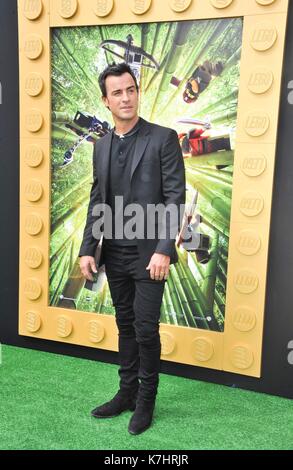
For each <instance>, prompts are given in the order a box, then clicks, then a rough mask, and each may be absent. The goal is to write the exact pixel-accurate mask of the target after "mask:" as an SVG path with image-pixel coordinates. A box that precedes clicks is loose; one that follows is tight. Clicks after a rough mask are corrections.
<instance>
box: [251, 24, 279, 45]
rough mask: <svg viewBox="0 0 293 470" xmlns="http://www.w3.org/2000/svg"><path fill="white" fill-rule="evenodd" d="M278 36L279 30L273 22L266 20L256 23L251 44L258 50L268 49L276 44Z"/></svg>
mask: <svg viewBox="0 0 293 470" xmlns="http://www.w3.org/2000/svg"><path fill="white" fill-rule="evenodd" d="M277 37H278V33H277V30H276V28H275V26H274V24H273V23H271V22H270V21H264V22H262V23H258V24H256V25H255V27H254V29H253V31H252V34H251V38H250V45H251V47H252V48H253V49H254V50H256V51H260V52H263V51H267V50H268V49H271V47H273V45H274V44H275V42H276V40H277Z"/></svg>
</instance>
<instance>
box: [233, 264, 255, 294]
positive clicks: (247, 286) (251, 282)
mask: <svg viewBox="0 0 293 470" xmlns="http://www.w3.org/2000/svg"><path fill="white" fill-rule="evenodd" d="M258 284H259V279H258V276H257V273H256V272H255V271H252V270H250V269H241V270H240V271H238V272H237V273H236V276H235V279H234V287H235V289H236V290H237V291H238V292H240V293H241V294H252V292H254V291H255V290H256V289H257V288H258Z"/></svg>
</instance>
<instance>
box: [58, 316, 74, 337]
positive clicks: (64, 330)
mask: <svg viewBox="0 0 293 470" xmlns="http://www.w3.org/2000/svg"><path fill="white" fill-rule="evenodd" d="M72 330H73V325H72V321H71V320H70V318H68V317H66V316H65V315H59V316H58V317H57V335H58V336H59V337H60V338H67V337H68V336H70V335H71V333H72Z"/></svg>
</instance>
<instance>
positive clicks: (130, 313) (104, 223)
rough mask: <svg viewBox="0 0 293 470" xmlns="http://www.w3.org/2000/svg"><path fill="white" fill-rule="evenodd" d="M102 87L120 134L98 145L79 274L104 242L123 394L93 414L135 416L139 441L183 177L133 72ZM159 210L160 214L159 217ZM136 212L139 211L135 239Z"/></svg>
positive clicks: (108, 74) (110, 71)
mask: <svg viewBox="0 0 293 470" xmlns="http://www.w3.org/2000/svg"><path fill="white" fill-rule="evenodd" d="M99 84H100V88H101V91H102V100H103V102H104V104H105V106H106V107H107V108H108V109H109V110H110V111H111V113H112V116H113V120H114V123H115V127H114V129H113V130H112V131H111V132H110V133H109V134H107V135H106V136H104V137H103V138H101V139H100V140H98V141H97V143H96V144H95V148H94V154H93V174H94V182H93V186H92V190H91V194H90V202H89V207H88V215H87V221H86V226H85V230H84V236H83V241H82V245H81V248H80V253H79V256H80V267H81V271H82V274H83V275H84V277H85V278H86V279H88V280H93V276H92V274H93V273H96V272H97V269H96V264H95V259H94V255H95V250H96V248H97V245H98V243H99V241H100V240H101V238H102V240H103V242H102V252H101V258H100V262H99V265H102V264H105V270H106V274H107V278H108V283H109V288H110V292H111V296H112V300H113V305H114V307H115V311H116V323H117V327H118V331H119V365H120V367H119V376H120V387H119V391H118V393H117V394H116V395H115V396H114V398H113V399H112V400H110V401H109V402H107V403H105V404H104V405H101V406H98V407H97V408H95V409H94V410H93V411H92V415H93V416H95V417H96V418H109V417H113V416H117V415H119V414H120V413H122V412H123V411H125V410H132V411H134V410H135V412H134V414H133V416H132V418H131V420H130V423H129V427H128V430H129V432H130V433H131V434H139V433H141V432H143V431H145V430H146V429H147V428H148V427H149V426H150V425H151V422H152V416H153V410H154V406H155V399H156V394H157V389H158V382H159V366H160V354H161V344H160V336H159V318H160V307H161V303H162V296H163V291H164V284H165V281H166V279H167V277H168V273H169V266H170V264H171V263H175V262H176V261H178V255H177V253H176V248H175V238H176V234H177V232H178V229H179V227H180V223H181V220H182V216H183V209H184V203H185V171H184V164H183V157H182V152H181V148H180V145H179V142H178V136H177V133H176V132H175V131H174V130H172V129H169V128H166V127H162V126H158V125H156V124H152V123H149V122H147V121H145V120H144V119H142V118H141V117H139V116H138V85H137V82H136V78H135V75H134V73H133V72H132V70H131V68H130V67H129V66H128V65H127V64H126V63H121V64H117V65H116V64H112V65H110V66H108V67H107V68H106V69H105V70H104V71H103V72H102V73H101V75H100V77H99ZM117 200H119V201H120V205H117V204H116V202H117ZM121 201H122V202H121ZM133 204H134V206H131V205H133ZM106 205H107V208H109V207H110V208H111V212H110V215H109V212H107V210H106V209H105V207H106ZM158 205H160V206H158ZM154 206H155V207H160V209H162V208H163V211H162V210H161V211H160V210H158V211H157V216H156V217H154V215H153V214H154V213H153V212H152V209H153V208H154ZM99 207H100V208H101V207H102V210H99V209H97V208H99ZM133 207H135V208H137V207H138V208H139V209H140V210H138V209H137V212H136V215H138V218H137V219H136V224H135V230H134V234H133V227H134V226H133V225H131V217H130V216H131V211H132V214H133ZM127 208H128V211H127ZM129 208H131V211H129ZM93 209H94V212H93ZM125 209H126V210H125ZM179 209H181V210H179ZM135 210H136V209H135ZM98 213H99V215H100V218H99V219H98V220H97V215H98ZM101 214H102V215H101ZM119 218H120V222H119V221H118V219H119ZM109 222H110V223H109Z"/></svg>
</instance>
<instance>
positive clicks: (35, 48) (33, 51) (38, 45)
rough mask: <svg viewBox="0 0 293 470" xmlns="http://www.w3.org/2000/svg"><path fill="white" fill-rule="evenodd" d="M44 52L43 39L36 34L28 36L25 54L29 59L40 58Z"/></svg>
mask: <svg viewBox="0 0 293 470" xmlns="http://www.w3.org/2000/svg"><path fill="white" fill-rule="evenodd" d="M42 52H43V42H42V39H41V38H40V37H39V36H37V35H36V34H31V35H30V36H28V37H27V38H26V40H25V43H24V54H25V56H26V57H27V58H28V59H31V60H35V59H38V58H39V57H40V56H41V55H42Z"/></svg>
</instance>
